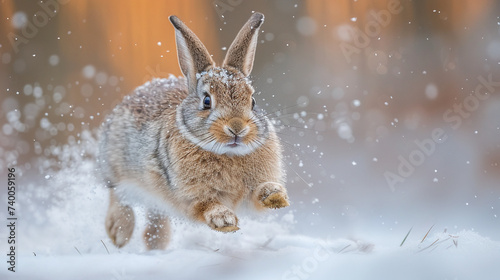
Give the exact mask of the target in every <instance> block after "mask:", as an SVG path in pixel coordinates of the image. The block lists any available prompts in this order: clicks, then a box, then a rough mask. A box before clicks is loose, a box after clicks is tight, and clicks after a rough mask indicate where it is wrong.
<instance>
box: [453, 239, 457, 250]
mask: <svg viewBox="0 0 500 280" xmlns="http://www.w3.org/2000/svg"><path fill="white" fill-rule="evenodd" d="M453 244H455V248H458V240H455V239H453Z"/></svg>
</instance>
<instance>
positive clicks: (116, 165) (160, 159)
mask: <svg viewBox="0 0 500 280" xmlns="http://www.w3.org/2000/svg"><path fill="white" fill-rule="evenodd" d="M262 20H263V16H262V15H261V14H257V13H256V14H255V15H254V16H252V17H251V18H250V20H249V22H248V23H247V24H246V25H245V26H244V27H243V28H242V30H241V31H240V33H239V34H238V36H237V38H236V39H235V43H233V44H232V46H233V45H235V46H238V47H232V48H230V50H229V51H228V54H227V57H226V60H225V61H232V60H234V61H236V60H238V59H241V60H243V61H240V62H239V63H234V64H231V65H226V66H224V67H222V68H220V67H215V66H213V65H211V64H210V63H211V58H210V57H206V56H207V54H208V52H207V51H206V50H205V48H204V46H203V45H202V44H201V42H200V41H199V40H198V38H197V37H196V35H194V34H193V33H192V32H191V31H190V30H189V29H188V28H187V27H186V26H185V25H184V24H183V23H182V22H181V21H180V20H179V19H177V18H175V17H171V21H172V23H173V24H174V27H175V28H176V30H177V32H176V37H177V42H178V52H179V60H180V65H181V69H182V71H183V73H184V75H185V76H186V77H187V79H183V78H179V79H177V78H170V79H168V80H167V79H163V80H153V81H151V82H148V83H146V84H145V85H143V86H141V87H139V88H137V89H136V91H135V94H132V95H130V96H127V97H125V98H124V100H123V102H122V103H121V104H120V105H118V106H117V107H116V108H115V109H114V111H113V114H112V115H111V116H109V117H108V118H107V121H106V122H105V123H104V129H103V134H102V138H101V141H100V155H99V163H100V166H101V169H102V173H103V176H104V179H105V181H106V184H107V185H108V186H109V187H110V206H109V209H108V215H107V218H106V223H105V224H106V230H107V232H108V235H109V236H110V238H111V240H112V241H113V243H114V244H115V245H116V246H118V247H121V246H124V245H125V244H126V243H127V242H128V240H129V239H130V237H131V235H132V231H133V226H134V217H133V211H132V208H131V207H130V206H129V204H130V203H131V201H135V200H136V199H138V200H140V201H141V203H146V205H145V206H146V207H147V208H148V209H149V213H150V214H149V224H148V226H147V228H146V230H145V232H144V236H143V237H144V241H145V243H146V247H147V248H148V249H149V250H151V249H164V248H165V247H166V245H167V243H168V241H169V239H170V226H169V222H168V218H167V216H165V212H164V211H165V209H164V208H166V206H167V205H168V206H170V207H171V208H173V209H175V210H177V211H178V212H181V213H184V214H185V215H187V216H188V217H190V218H192V219H193V220H196V221H199V222H202V223H205V224H207V225H208V226H209V227H210V228H212V229H214V230H217V231H221V232H231V231H236V230H238V229H239V228H238V218H237V217H236V214H235V213H234V209H236V208H237V207H238V206H239V205H240V204H241V203H242V201H244V200H248V201H251V203H252V204H253V205H254V206H255V207H256V208H257V209H265V208H281V207H286V206H288V205H289V202H288V196H287V194H286V189H285V188H284V187H283V184H284V183H285V173H284V171H283V168H282V162H281V161H282V157H281V153H282V148H281V145H280V141H279V139H278V137H277V136H276V133H275V132H274V128H273V127H272V124H271V123H270V122H269V121H268V120H267V118H266V117H265V115H264V114H262V115H259V114H258V113H257V111H255V110H254V108H253V106H252V94H253V92H254V89H253V88H252V86H251V85H250V83H249V81H248V78H247V76H248V74H249V71H250V70H251V66H252V62H253V54H254V53H255V45H252V44H253V43H252V42H253V41H252V40H250V39H249V38H250V37H252V38H253V37H254V36H257V34H258V29H259V27H260V24H261V23H262ZM249 26H252V28H251V29H250V27H249ZM255 38H256V37H255ZM179 44H180V45H179ZM245 44H250V45H249V46H246V47H244V45H245ZM241 52H244V53H241ZM228 57H229V58H228ZM196 74H197V75H199V77H196ZM206 95H209V96H210V98H211V101H212V103H211V104H212V107H211V108H210V109H209V110H205V109H204V108H203V107H200V106H202V105H201V101H202V100H203V97H204V96H206ZM198 126H199V127H198ZM233 141H234V143H233ZM207 143H211V144H210V145H212V146H206V144H207ZM235 143H236V144H235ZM226 145H227V146H226ZM233 147H236V148H233ZM235 149H236V150H235ZM238 149H239V150H238ZM233 151H235V152H233ZM233 153H234V154H233Z"/></svg>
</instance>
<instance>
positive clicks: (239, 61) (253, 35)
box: [222, 13, 264, 76]
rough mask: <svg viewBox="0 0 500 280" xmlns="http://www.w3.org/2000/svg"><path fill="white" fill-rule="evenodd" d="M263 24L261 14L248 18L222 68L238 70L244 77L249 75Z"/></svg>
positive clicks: (228, 52)
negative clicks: (228, 67)
mask: <svg viewBox="0 0 500 280" xmlns="http://www.w3.org/2000/svg"><path fill="white" fill-rule="evenodd" d="M263 22H264V15H263V14H261V13H254V14H253V15H252V16H251V17H250V19H249V20H248V21H247V23H245V25H243V27H242V28H241V30H240V32H239V33H238V36H236V38H235V39H234V41H233V43H232V44H231V46H230V47H229V50H228V51H227V54H226V58H225V59H224V63H223V64H222V65H223V66H231V67H234V68H236V69H238V70H240V71H241V72H242V73H243V74H244V75H245V76H248V75H250V72H252V67H253V60H254V58H255V48H256V47H257V37H258V36H259V28H260V26H261V25H262V23H263Z"/></svg>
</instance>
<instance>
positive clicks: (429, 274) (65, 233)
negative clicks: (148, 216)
mask: <svg viewBox="0 0 500 280" xmlns="http://www.w3.org/2000/svg"><path fill="white" fill-rule="evenodd" d="M93 147H95V140H94V139H93V137H92V136H90V135H89V134H85V133H84V134H83V136H82V143H81V144H76V143H75V144H73V145H66V146H62V147H60V149H58V150H55V151H53V153H54V154H56V155H59V156H58V164H62V166H64V167H63V168H62V169H61V170H58V171H53V172H52V173H51V174H48V175H47V176H46V177H45V179H43V180H42V182H38V183H28V182H23V181H20V184H21V185H23V183H25V185H24V186H23V188H22V189H20V190H19V194H20V195H19V197H18V204H19V207H20V208H19V228H18V244H19V246H18V252H17V253H18V264H17V272H16V273H15V274H14V273H11V272H8V271H7V270H6V269H2V270H0V278H1V279H51V280H54V279H116V280H125V279H333V278H335V279H499V277H500V267H499V266H498V264H499V263H500V243H499V242H498V239H497V240H491V239H489V238H486V237H484V236H482V235H481V234H480V233H478V232H475V231H472V230H463V229H456V230H455V229H454V230H455V231H453V232H451V231H449V230H448V231H446V232H445V231H444V230H443V228H442V227H440V226H441V225H435V226H434V227H433V228H431V229H430V230H429V228H423V227H419V228H417V227H415V228H413V229H412V230H411V232H410V234H409V235H408V238H407V239H406V240H405V241H404V243H403V240H404V238H405V236H406V234H407V233H408V230H410V229H409V228H407V229H405V230H404V231H402V227H398V229H397V230H393V231H376V230H374V231H373V232H365V233H358V235H360V236H362V237H356V238H353V237H350V236H345V237H342V236H339V234H336V235H335V236H333V235H331V234H328V232H319V233H318V232H315V230H314V229H313V228H311V229H309V230H308V229H307V224H308V223H307V221H303V220H302V221H301V220H297V216H299V215H297V214H296V213H297V208H294V207H293V205H292V207H291V209H283V210H278V211H275V212H266V213H264V214H258V215H257V214H252V213H248V214H241V215H240V217H241V225H240V228H241V230H240V231H238V232H236V233H232V234H222V233H218V232H214V231H212V230H210V229H208V227H206V226H203V225H198V224H193V223H191V222H188V221H185V220H183V219H174V225H173V237H172V241H171V244H170V246H169V248H168V250H166V251H155V252H146V251H145V250H144V248H143V244H142V240H141V239H140V233H141V231H142V228H143V225H144V218H143V217H142V216H141V215H140V213H141V209H136V210H138V212H139V215H138V216H139V218H138V222H137V223H136V229H135V232H134V236H133V240H132V241H131V243H130V244H129V245H127V246H126V247H125V248H123V249H117V248H115V247H114V246H113V245H112V244H111V242H110V240H109V239H108V238H107V236H106V233H105V231H104V226H103V224H104V215H105V211H106V208H107V192H106V190H105V189H104V188H103V187H102V184H101V183H100V182H99V181H98V179H96V177H95V172H94V168H95V166H94V160H93V154H94V153H95V151H94V148H93ZM292 197H293V196H292ZM2 199H3V198H2ZM292 201H293V200H292ZM2 214H3V212H2ZM142 214H143V213H142ZM0 218H1V219H2V220H5V217H3V216H2V217H0ZM493 226H494V225H493ZM427 231H429V233H428V235H426V234H427ZM299 232H300V233H299ZM402 243H403V244H402ZM401 244H402V245H401ZM1 245H2V251H4V249H6V248H5V246H6V244H5V243H4V242H2V244H1ZM108 251H109V252H108Z"/></svg>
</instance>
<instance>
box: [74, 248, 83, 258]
mask: <svg viewBox="0 0 500 280" xmlns="http://www.w3.org/2000/svg"><path fill="white" fill-rule="evenodd" d="M74 247H75V250H76V251H77V252H78V254H80V256H81V255H82V253H80V250H78V248H76V246H74Z"/></svg>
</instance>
